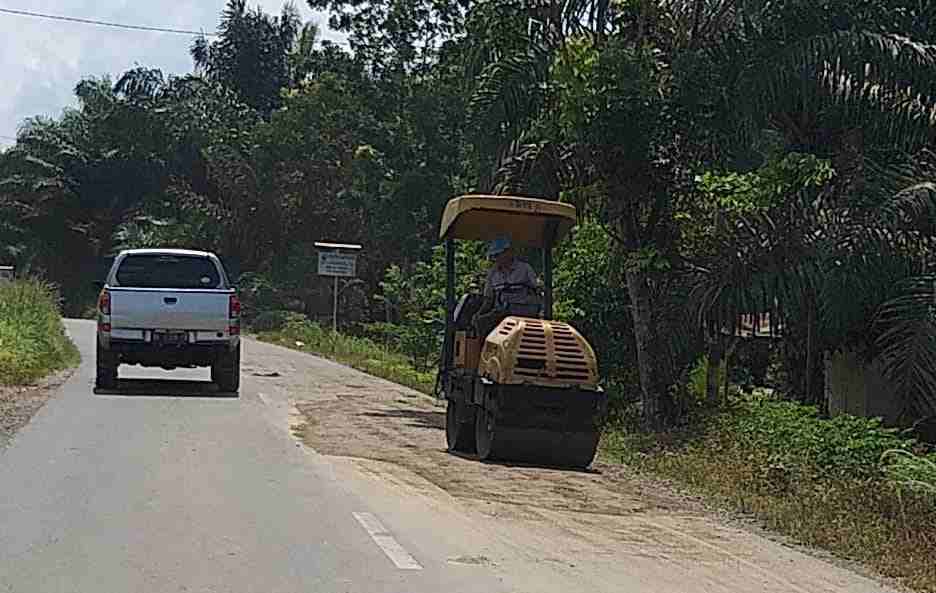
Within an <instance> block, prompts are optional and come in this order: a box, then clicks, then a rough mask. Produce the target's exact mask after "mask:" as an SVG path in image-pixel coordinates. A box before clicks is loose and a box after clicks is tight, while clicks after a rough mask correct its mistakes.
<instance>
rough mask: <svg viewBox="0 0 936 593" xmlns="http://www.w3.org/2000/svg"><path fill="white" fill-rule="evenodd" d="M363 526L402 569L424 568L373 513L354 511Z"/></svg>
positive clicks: (355, 516)
mask: <svg viewBox="0 0 936 593" xmlns="http://www.w3.org/2000/svg"><path fill="white" fill-rule="evenodd" d="M352 514H353V515H354V518H355V519H357V522H358V523H360V524H361V527H363V528H364V530H365V531H367V534H368V535H370V536H371V539H372V540H374V543H375V544H377V546H378V547H380V549H381V550H383V552H384V554H386V555H387V558H389V559H390V560H391V561H392V562H393V563H394V564H396V567H397V568H399V569H402V570H422V565H420V564H419V562H416V559H415V558H413V557H412V556H410V553H409V552H407V551H406V550H405V549H404V548H403V546H401V545H400V542H398V541H397V540H396V539H394V537H393V536H392V535H390V532H388V531H387V529H386V528H385V527H384V526H383V524H382V523H381V522H380V520H379V519H377V517H375V516H374V515H373V514H372V513H352Z"/></svg>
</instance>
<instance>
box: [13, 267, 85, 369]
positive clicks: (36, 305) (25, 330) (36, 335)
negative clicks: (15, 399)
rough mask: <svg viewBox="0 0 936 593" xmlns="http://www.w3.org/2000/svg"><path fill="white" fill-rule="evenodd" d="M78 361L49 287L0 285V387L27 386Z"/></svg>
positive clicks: (29, 282) (36, 283)
mask: <svg viewBox="0 0 936 593" xmlns="http://www.w3.org/2000/svg"><path fill="white" fill-rule="evenodd" d="M78 360H79V356H78V350H77V349H76V348H75V346H74V345H73V344H72V343H71V340H69V339H68V337H67V336H66V335H65V328H64V326H63V325H62V319H61V315H60V309H59V298H58V294H57V293H56V291H55V290H54V289H53V288H52V287H51V286H49V285H48V284H45V283H43V282H40V281H37V280H18V281H16V282H13V283H4V284H0V384H2V385H21V384H25V383H30V382H33V381H36V380H38V379H41V378H43V377H45V376H46V375H48V374H49V373H52V372H54V371H59V370H63V369H65V368H68V367H69V366H72V365H74V364H76V363H77V362H78Z"/></svg>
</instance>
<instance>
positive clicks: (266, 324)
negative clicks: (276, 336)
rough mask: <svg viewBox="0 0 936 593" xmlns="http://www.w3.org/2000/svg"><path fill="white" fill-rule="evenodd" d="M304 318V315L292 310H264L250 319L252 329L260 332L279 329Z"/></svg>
mask: <svg viewBox="0 0 936 593" xmlns="http://www.w3.org/2000/svg"><path fill="white" fill-rule="evenodd" d="M304 319H305V316H304V315H302V314H301V313H294V312H292V311H279V310H277V311H262V312H260V313H258V314H257V315H256V316H255V317H254V318H253V320H252V321H250V329H251V330H252V331H258V332H268V331H279V330H281V329H283V328H284V327H286V326H287V325H288V324H289V323H290V322H292V321H302V320H304Z"/></svg>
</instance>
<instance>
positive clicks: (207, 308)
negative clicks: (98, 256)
mask: <svg viewBox="0 0 936 593" xmlns="http://www.w3.org/2000/svg"><path fill="white" fill-rule="evenodd" d="M97 329H98V331H97V375H96V385H97V387H99V388H102V389H113V388H115V387H116V386H117V368H118V367H119V366H120V365H121V364H130V365H141V366H144V367H160V368H163V369H166V370H172V369H175V368H180V367H182V368H194V367H200V366H210V367H211V380H212V381H213V382H214V383H215V384H216V385H217V386H218V389H219V390H220V391H223V392H229V393H230V392H237V391H238V389H239V388H240V301H239V300H238V298H237V293H236V291H235V290H234V289H233V288H232V287H231V285H230V283H229V281H228V277H227V274H226V273H225V270H224V266H222V265H221V261H220V260H219V259H218V258H217V257H216V256H215V255H214V254H211V253H206V252H203V251H187V250H180V249H134V250H128V251H123V252H121V253H120V254H119V255H118V256H117V257H116V259H115V260H114V264H113V265H112V266H111V269H110V272H109V273H108V274H107V279H106V281H105V282H104V286H103V288H102V289H101V293H100V297H99V299H98V325H97Z"/></svg>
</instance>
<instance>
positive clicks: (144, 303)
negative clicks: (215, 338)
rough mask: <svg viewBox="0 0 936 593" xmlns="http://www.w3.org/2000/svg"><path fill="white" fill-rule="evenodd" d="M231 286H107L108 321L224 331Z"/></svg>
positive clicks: (132, 326) (129, 326) (118, 324)
mask: <svg viewBox="0 0 936 593" xmlns="http://www.w3.org/2000/svg"><path fill="white" fill-rule="evenodd" d="M232 294H234V291H232V290H173V289H158V288H146V289H142V288H117V287H114V288H111V289H110V299H111V325H112V326H113V327H114V328H115V329H116V328H124V329H176V330H201V331H219V332H220V331H224V330H226V329H227V327H228V314H229V307H230V298H231V295H232Z"/></svg>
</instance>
